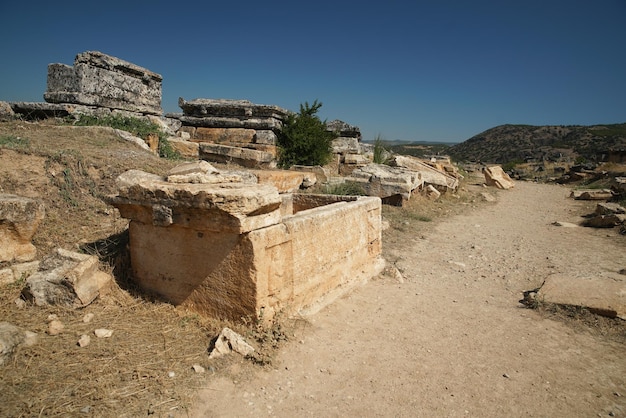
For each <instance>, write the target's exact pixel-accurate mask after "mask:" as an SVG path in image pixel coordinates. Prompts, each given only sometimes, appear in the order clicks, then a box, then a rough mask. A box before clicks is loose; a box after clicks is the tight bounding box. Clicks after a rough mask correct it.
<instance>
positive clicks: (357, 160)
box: [343, 154, 370, 165]
mask: <svg viewBox="0 0 626 418" xmlns="http://www.w3.org/2000/svg"><path fill="white" fill-rule="evenodd" d="M343 163H344V164H354V165H365V164H369V163H370V161H369V160H368V159H367V158H366V157H365V156H363V155H361V154H347V155H346V156H345V157H344V159H343Z"/></svg>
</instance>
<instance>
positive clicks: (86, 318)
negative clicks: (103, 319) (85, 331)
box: [83, 312, 94, 324]
mask: <svg viewBox="0 0 626 418" xmlns="http://www.w3.org/2000/svg"><path fill="white" fill-rule="evenodd" d="M93 317H94V315H93V314H92V313H91V312H90V313H88V314H85V316H83V322H84V323H85V324H87V323H89V322H91V320H92V319H93Z"/></svg>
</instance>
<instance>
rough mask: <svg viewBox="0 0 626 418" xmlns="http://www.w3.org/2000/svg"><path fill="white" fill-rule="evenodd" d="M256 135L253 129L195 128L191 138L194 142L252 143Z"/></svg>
mask: <svg viewBox="0 0 626 418" xmlns="http://www.w3.org/2000/svg"><path fill="white" fill-rule="evenodd" d="M255 136H256V131H255V130H254V129H245V128H203V127H200V128H197V129H196V132H195V135H194V137H193V138H191V140H192V141H194V142H212V143H215V144H222V143H225V142H230V143H236V144H252V143H253V142H254V139H255Z"/></svg>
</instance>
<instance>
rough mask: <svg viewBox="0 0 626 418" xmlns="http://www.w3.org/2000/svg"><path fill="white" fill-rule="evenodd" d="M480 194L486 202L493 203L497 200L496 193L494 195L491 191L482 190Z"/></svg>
mask: <svg viewBox="0 0 626 418" xmlns="http://www.w3.org/2000/svg"><path fill="white" fill-rule="evenodd" d="M480 196H481V197H482V198H483V200H484V201H485V202H491V203H493V202H495V201H497V199H496V197H495V196H494V195H492V194H491V193H487V192H482V193H481V194H480Z"/></svg>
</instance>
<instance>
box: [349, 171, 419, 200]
mask: <svg viewBox="0 0 626 418" xmlns="http://www.w3.org/2000/svg"><path fill="white" fill-rule="evenodd" d="M346 181H350V182H354V183H357V184H358V185H359V186H361V188H362V189H363V190H364V191H365V192H366V193H367V194H368V195H369V196H377V197H380V198H381V199H386V198H390V197H392V196H401V198H402V200H408V199H409V198H410V197H411V193H412V192H413V190H415V189H417V188H420V187H422V185H423V184H424V182H423V180H422V177H421V175H420V174H419V173H416V172H414V171H411V170H407V169H405V168H401V167H389V166H387V165H383V164H373V163H372V164H368V165H366V166H364V167H360V168H358V169H356V170H354V171H353V172H352V175H351V176H350V177H348V178H346Z"/></svg>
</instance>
